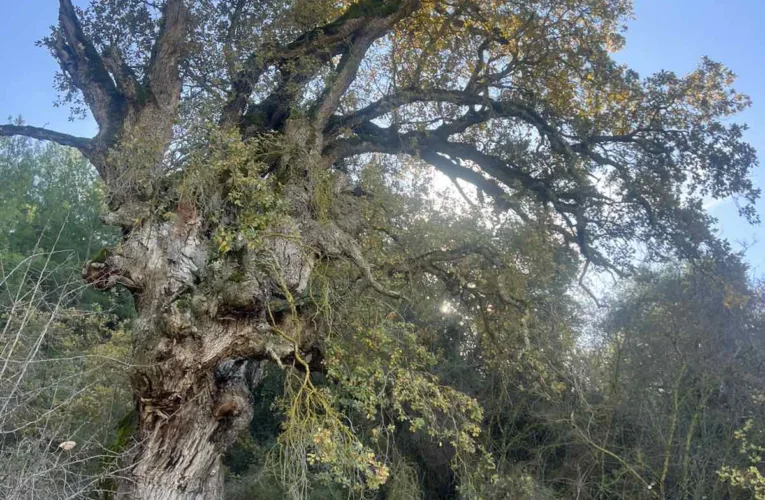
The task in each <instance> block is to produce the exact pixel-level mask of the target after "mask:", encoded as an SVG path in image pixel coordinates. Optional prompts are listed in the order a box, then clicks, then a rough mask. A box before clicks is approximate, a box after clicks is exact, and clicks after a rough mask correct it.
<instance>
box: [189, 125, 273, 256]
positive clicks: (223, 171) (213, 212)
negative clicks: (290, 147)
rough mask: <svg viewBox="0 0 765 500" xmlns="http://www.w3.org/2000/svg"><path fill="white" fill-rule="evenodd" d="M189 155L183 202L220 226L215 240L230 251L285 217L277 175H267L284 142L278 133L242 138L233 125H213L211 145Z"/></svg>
mask: <svg viewBox="0 0 765 500" xmlns="http://www.w3.org/2000/svg"><path fill="white" fill-rule="evenodd" d="M197 151H198V153H197V154H196V155H195V156H194V158H192V159H191V161H190V165H189V167H188V168H187V169H186V170H185V171H184V178H183V182H182V184H181V186H180V188H179V202H180V203H181V204H184V205H186V206H188V207H193V208H191V209H192V210H194V211H199V214H198V215H199V216H201V217H204V218H205V219H207V221H209V223H210V224H211V225H213V226H215V227H216V228H217V229H216V231H215V234H214V235H213V238H212V239H213V242H214V244H215V245H216V246H217V249H218V251H219V252H220V253H226V252H228V251H229V250H231V249H232V248H233V247H234V246H236V245H237V244H240V242H241V241H243V242H244V243H245V244H246V245H248V246H250V247H256V246H257V245H258V244H259V243H260V242H262V238H261V233H262V232H263V231H265V230H266V229H268V228H272V227H274V226H276V225H277V224H278V223H279V222H283V221H284V219H283V217H282V216H281V215H280V211H279V209H280V208H282V207H283V206H282V205H281V202H280V197H279V186H278V185H277V183H276V180H275V178H274V177H273V176H272V177H268V178H264V177H263V175H262V174H263V173H264V172H265V171H266V170H268V168H269V162H273V161H277V160H278V159H279V158H280V157H281V156H282V155H283V154H284V153H285V150H284V146H283V144H282V143H281V142H279V139H278V137H276V136H268V135H263V136H257V137H254V138H252V139H249V140H246V141H243V140H242V139H241V137H240V136H239V134H237V133H235V132H234V131H229V132H225V131H220V130H211V131H210V134H209V145H208V146H207V147H206V148H204V149H199V150H197Z"/></svg>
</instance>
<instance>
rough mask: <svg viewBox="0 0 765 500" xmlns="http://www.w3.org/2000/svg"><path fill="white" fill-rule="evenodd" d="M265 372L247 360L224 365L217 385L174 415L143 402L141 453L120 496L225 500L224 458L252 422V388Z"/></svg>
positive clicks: (210, 384) (211, 384) (212, 382)
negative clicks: (231, 444) (222, 464)
mask: <svg viewBox="0 0 765 500" xmlns="http://www.w3.org/2000/svg"><path fill="white" fill-rule="evenodd" d="M261 373H262V370H259V369H258V367H253V366H252V365H251V364H249V363H247V362H245V361H242V360H237V361H227V362H224V363H222V364H221V366H220V367H219V368H218V369H217V370H216V374H215V377H214V378H213V380H208V381H207V382H208V383H207V384H206V386H203V387H199V388H197V390H198V392H197V393H195V394H193V395H190V397H189V399H188V400H187V401H185V402H184V403H182V404H181V406H180V407H178V408H177V409H175V411H174V412H173V413H171V414H169V415H168V414H166V413H165V411H164V410H163V409H161V408H157V407H155V406H153V404H152V402H147V401H143V400H141V401H140V404H139V408H140V420H141V425H140V427H141V438H142V441H141V442H140V448H139V450H140V451H139V452H138V453H137V455H136V457H135V459H134V465H133V468H132V469H131V470H130V472H129V475H128V477H127V478H126V480H125V481H123V482H122V484H121V487H120V490H119V492H118V495H117V497H118V498H124V499H147V500H149V499H151V500H160V499H161V500H171V499H179V500H180V499H184V500H187V499H198V500H202V499H205V500H206V499H215V498H222V496H223V476H222V468H221V463H220V462H221V460H220V457H221V454H222V453H223V452H224V451H225V449H226V447H227V446H228V445H229V444H230V443H231V441H232V440H233V439H234V438H235V437H236V434H237V433H238V432H241V431H242V430H244V429H245V428H246V427H247V424H248V423H249V421H250V418H251V417H252V409H251V408H252V401H251V398H250V396H249V395H250V388H251V386H252V385H253V384H256V383H258V381H259V379H260V377H261ZM168 378H169V377H168Z"/></svg>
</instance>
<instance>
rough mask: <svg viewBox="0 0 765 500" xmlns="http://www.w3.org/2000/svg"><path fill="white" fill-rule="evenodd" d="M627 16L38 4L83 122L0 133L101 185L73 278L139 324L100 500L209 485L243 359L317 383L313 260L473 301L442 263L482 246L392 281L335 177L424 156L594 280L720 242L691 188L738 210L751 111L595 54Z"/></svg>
mask: <svg viewBox="0 0 765 500" xmlns="http://www.w3.org/2000/svg"><path fill="white" fill-rule="evenodd" d="M630 9H631V6H630V2H629V1H628V0H513V1H509V0H454V1H451V0H361V1H360V2H357V3H348V2H345V1H326V0H317V1H315V2H305V1H303V0H293V1H287V2H269V1H256V0H164V1H161V0H159V1H155V2H149V1H145V0H99V1H94V2H93V3H92V5H91V6H90V7H88V8H87V9H85V10H79V9H77V8H76V7H75V6H73V4H72V2H71V0H60V7H59V22H58V25H57V26H55V27H54V28H53V29H52V32H51V34H50V35H49V36H48V37H46V38H45V39H44V40H43V41H42V44H43V45H45V46H46V47H48V48H49V49H50V51H51V53H52V54H53V56H54V57H55V58H56V60H57V62H58V63H59V66H60V69H61V71H60V73H59V74H58V76H57V79H56V82H57V85H58V87H59V89H60V90H61V92H62V94H61V95H62V100H63V101H64V102H67V103H69V104H71V106H72V109H73V112H75V113H77V114H82V113H88V112H89V113H90V114H91V115H92V116H93V118H94V119H95V121H96V123H97V124H98V128H99V132H98V134H97V135H96V136H95V137H92V138H83V137H74V136H71V135H67V134H65V133H61V132H55V131H51V130H48V129H44V128H37V127H32V126H25V125H18V124H15V125H2V126H0V135H6V136H9V135H24V136H28V137H33V138H37V139H43V140H49V141H54V142H57V143H60V144H63V145H67V146H71V147H73V148H76V149H78V150H79V151H81V152H82V154H83V155H84V156H85V157H87V158H88V159H89V160H90V162H91V163H92V164H93V165H94V166H95V168H96V170H97V171H98V173H99V174H100V177H101V179H102V180H103V182H104V184H105V186H106V187H107V189H108V192H109V207H108V213H106V214H105V215H104V219H105V220H106V221H107V222H108V223H110V224H114V225H117V226H119V227H121V228H122V235H123V237H122V241H121V243H120V244H119V245H117V246H116V247H114V248H110V249H104V250H103V251H101V252H100V253H99V254H98V255H97V256H95V257H93V258H92V259H91V260H89V261H88V262H87V263H86V264H85V266H84V268H83V276H84V278H85V279H86V280H87V281H88V282H89V283H91V284H92V285H93V286H95V287H97V288H100V289H108V288H111V287H114V286H115V285H121V286H124V287H126V288H127V289H128V290H130V291H131V292H132V294H133V296H134V298H135V306H136V311H137V315H138V319H137V320H136V322H135V326H134V330H133V345H134V369H133V373H132V385H133V391H134V394H135V399H136V405H137V411H138V422H139V424H138V437H137V443H138V445H137V451H136V452H135V453H134V456H133V457H132V460H133V465H132V467H131V468H130V469H129V470H128V472H127V477H125V479H124V481H123V482H122V484H121V486H120V489H119V495H121V496H122V497H124V498H146V499H148V498H152V499H153V498H162V499H175V498H177V499H181V498H183V499H191V498H197V499H202V498H205V499H207V498H219V497H220V496H221V494H222V474H221V465H220V457H221V455H222V453H223V452H224V451H225V450H226V449H227V447H228V446H229V445H230V444H231V442H232V441H233V439H234V438H235V437H236V435H237V433H238V432H239V431H241V430H242V429H244V428H245V427H246V426H247V424H248V423H249V420H250V418H251V415H252V409H251V408H252V405H251V397H252V396H251V388H252V386H253V384H257V383H258V381H259V380H260V379H261V378H262V376H263V364H264V363H270V362H273V363H276V364H278V365H279V366H282V365H293V366H295V367H296V370H298V371H299V372H302V373H305V374H306V378H305V381H306V382H305V384H306V385H307V384H310V382H309V378H308V373H309V372H310V371H312V370H326V369H327V363H322V362H321V360H322V358H323V357H325V356H326V355H327V353H326V352H322V346H323V345H324V344H323V342H322V341H323V339H324V336H326V333H327V331H326V328H324V327H323V326H322V323H321V322H319V321H317V320H316V319H315V318H316V316H317V307H316V304H315V301H311V300H308V299H306V297H307V296H309V295H312V293H309V292H311V290H312V282H313V280H314V277H315V274H316V270H317V269H318V268H320V267H322V266H325V265H326V263H328V262H329V263H331V262H341V261H342V262H346V261H347V262H350V263H352V264H353V269H354V270H355V273H356V275H357V278H358V281H359V282H360V283H363V286H366V287H367V289H369V290H372V291H373V292H374V293H376V294H378V295H379V296H380V297H381V298H385V300H387V301H390V302H391V303H395V302H396V301H406V300H407V299H406V298H405V294H402V292H401V290H400V288H401V287H402V286H403V285H402V284H401V283H402V281H405V280H406V276H408V274H407V273H412V272H415V271H416V272H419V273H424V274H428V275H430V276H432V277H433V278H434V279H438V280H442V281H444V282H445V283H446V284H447V288H449V289H450V290H452V289H453V291H454V293H455V295H456V296H459V297H463V296H465V294H470V293H473V294H475V293H477V292H475V290H473V291H471V290H470V289H468V288H470V287H467V288H466V287H465V286H464V283H463V284H460V283H458V282H455V280H454V276H453V275H451V274H450V273H449V272H448V271H445V270H444V267H443V266H442V265H440V264H442V263H444V262H454V261H457V260H459V259H462V258H465V257H466V256H468V255H478V256H480V257H482V258H484V259H485V260H486V261H488V262H490V263H492V265H499V264H497V262H499V260H500V259H499V258H498V257H497V256H496V254H495V252H494V251H493V250H492V249H489V248H486V247H485V246H481V245H459V244H457V243H455V244H454V245H452V246H451V247H449V246H448V245H442V246H441V247H440V248H436V249H433V250H431V251H428V252H424V253H422V254H419V255H417V254H414V255H411V256H410V258H409V260H407V261H406V264H407V268H406V269H396V268H395V266H393V268H392V267H391V266H387V267H386V266H382V265H376V264H375V261H374V260H373V259H372V258H370V256H368V255H365V252H364V251H363V246H362V244H361V241H362V239H363V238H365V237H368V235H369V234H371V233H375V232H381V231H382V232H384V233H385V236H384V238H381V241H382V242H383V245H385V246H388V247H390V248H394V247H396V246H397V245H401V244H402V240H401V238H399V237H398V236H397V234H396V224H395V222H396V221H395V220H393V219H392V220H389V221H387V222H389V224H387V225H385V226H381V225H379V224H376V223H373V221H371V220H370V218H369V217H367V216H366V215H365V214H366V212H365V211H364V210H362V209H363V207H364V206H365V204H366V203H368V201H369V199H370V198H373V197H374V196H375V193H370V192H368V191H366V190H365V189H362V188H360V187H359V186H358V185H355V183H356V182H357V180H358V177H357V176H356V173H357V172H358V170H357V168H358V167H359V165H363V164H365V163H368V162H370V161H375V162H379V163H380V164H382V165H384V166H385V168H386V171H388V172H395V171H396V169H397V168H398V167H399V166H400V165H402V164H403V163H413V164H417V165H422V166H425V165H429V166H431V167H433V168H435V169H436V170H438V171H440V172H441V173H442V174H444V175H445V176H447V177H449V178H451V179H452V180H454V181H455V182H463V183H468V184H472V185H473V186H474V187H475V190H476V196H475V197H474V200H475V201H477V202H480V203H484V204H486V205H488V206H490V207H492V209H493V210H494V211H495V212H499V213H502V214H505V215H504V216H505V217H506V218H507V219H508V220H515V221H518V224H534V225H538V226H539V227H543V228H545V230H546V231H549V234H550V238H551V239H552V241H556V242H558V243H560V244H562V245H568V246H570V247H572V248H575V249H578V251H579V252H580V254H581V256H582V257H583V259H584V261H585V262H586V263H587V264H592V265H593V266H598V267H600V268H608V269H611V270H615V271H617V272H626V271H629V269H630V264H631V263H632V262H633V261H634V259H635V258H636V257H638V256H639V257H647V258H653V259H659V258H665V257H669V256H673V255H675V256H681V257H690V258H694V257H697V256H699V255H701V254H705V253H715V252H718V251H723V250H724V245H721V244H720V242H718V241H717V240H716V238H715V236H714V234H713V233H712V232H711V230H710V229H709V224H710V220H709V217H708V216H707V215H706V214H705V212H704V211H703V209H702V204H701V198H702V197H703V196H711V197H716V198H722V197H727V196H741V197H743V198H744V199H745V200H747V202H749V203H750V204H749V205H744V206H743V208H742V212H743V213H744V215H746V216H747V217H749V218H750V219H754V218H756V215H755V214H754V212H753V211H752V209H751V202H753V201H754V200H755V199H756V197H757V194H758V193H757V191H756V189H755V188H754V187H753V186H752V184H751V181H750V180H749V177H748V176H749V172H750V170H751V168H752V167H753V166H754V165H755V164H756V156H755V153H754V151H753V149H752V148H751V147H750V146H749V145H747V144H746V143H745V142H744V141H743V138H742V134H743V131H744V127H742V126H740V125H736V124H731V123H729V122H728V121H727V120H726V118H728V117H729V116H731V115H733V114H735V113H736V112H738V111H740V110H741V109H743V108H744V107H745V106H747V105H748V100H747V98H746V97H745V96H743V95H741V94H738V93H736V92H735V91H734V90H732V88H731V84H732V82H733V75H732V73H730V72H729V71H728V70H727V69H726V68H725V67H723V66H722V65H720V64H718V63H716V62H713V61H710V60H706V59H705V60H703V61H702V62H701V64H700V66H699V67H698V69H697V70H695V71H693V72H692V73H690V74H688V75H686V76H683V77H679V76H677V75H675V74H674V73H671V72H661V73H658V74H656V75H653V76H651V77H648V78H640V77H639V76H638V75H637V74H636V73H635V72H633V71H631V70H630V69H628V68H626V67H624V66H621V65H618V64H617V63H615V62H614V61H613V59H612V58H611V56H610V53H611V52H612V51H614V50H616V49H618V48H619V47H620V45H621V44H622V42H623V40H622V36H621V30H622V23H623V22H624V20H625V19H626V17H627V16H629V15H630ZM478 213H480V211H476V214H478ZM400 276H404V278H401V279H399V280H398V281H397V277H400ZM494 288H495V291H496V294H495V295H494V296H493V298H492V299H491V300H493V301H495V302H494V305H493V307H494V308H496V307H498V306H497V305H496V304H499V303H506V304H510V303H514V302H519V303H518V304H515V306H517V307H523V304H522V301H517V300H515V299H514V298H513V297H509V296H507V294H505V293H503V285H502V283H501V281H499V280H497V282H496V283H494ZM484 306H485V307H487V308H488V309H492V305H491V304H490V305H488V306H487V305H486V304H483V303H482V304H481V307H484ZM309 314H310V318H309V317H308V316H309ZM402 383H403V382H402ZM305 389H306V387H305V385H304V386H303V387H300V388H299V389H298V391H297V395H296V398H299V397H305V394H306V393H305V392H301V391H303V390H305ZM394 393H395V391H394ZM301 395H302V396H301ZM403 406H407V405H403ZM412 407H414V408H415V409H416V405H414V404H412V403H411V402H409V404H408V408H409V410H411V409H412ZM409 410H407V411H409ZM402 411H404V410H402ZM325 413H329V410H326V412H325ZM371 470H378V472H379V470H381V469H380V468H379V467H377V466H376V465H374V464H373V466H372V467H371ZM384 479H385V478H384V477H381V478H379V480H380V481H384Z"/></svg>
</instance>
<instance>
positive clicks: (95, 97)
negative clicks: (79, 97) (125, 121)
mask: <svg viewBox="0 0 765 500" xmlns="http://www.w3.org/2000/svg"><path fill="white" fill-rule="evenodd" d="M50 45H51V48H52V50H53V52H54V54H55V55H56V58H57V59H58V62H59V65H60V66H61V69H62V70H63V71H64V72H65V73H66V74H68V75H69V77H70V78H71V79H72V82H73V83H74V85H75V86H76V87H77V88H78V89H79V90H80V91H81V92H82V94H83V97H84V98H85V102H86V103H87V104H88V106H89V107H90V110H91V111H92V112H93V117H94V118H95V119H96V122H97V123H98V125H99V126H100V128H101V133H102V134H108V133H109V132H110V131H111V126H112V123H113V120H114V118H115V116H120V115H121V114H122V109H123V104H124V100H123V98H122V95H121V94H120V92H119V91H118V90H117V88H116V86H115V84H114V81H113V80H112V78H111V76H110V75H109V72H108V71H107V68H106V65H105V64H104V61H103V59H102V58H101V56H100V55H99V54H98V51H97V50H96V48H95V46H94V45H93V44H92V43H91V41H90V40H89V39H88V38H87V37H86V36H85V33H84V32H83V30H82V26H81V25H80V21H79V19H78V18H77V14H76V12H75V10H74V6H73V5H72V2H71V0H60V8H59V29H58V31H57V32H56V33H55V35H54V38H53V40H51V43H50Z"/></svg>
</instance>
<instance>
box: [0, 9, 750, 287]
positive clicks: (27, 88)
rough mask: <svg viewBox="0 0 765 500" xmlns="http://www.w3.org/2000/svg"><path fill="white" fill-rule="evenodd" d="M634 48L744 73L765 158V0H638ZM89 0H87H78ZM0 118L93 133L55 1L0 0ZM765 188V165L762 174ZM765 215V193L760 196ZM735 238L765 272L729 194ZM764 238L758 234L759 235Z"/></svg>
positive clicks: (651, 66) (648, 68)
mask: <svg viewBox="0 0 765 500" xmlns="http://www.w3.org/2000/svg"><path fill="white" fill-rule="evenodd" d="M634 2H635V13H636V19H635V20H634V21H632V22H630V23H629V30H628V32H627V47H626V49H625V50H624V51H622V52H621V53H619V54H618V55H617V58H618V59H619V60H620V61H622V62H625V63H627V64H629V65H630V66H632V67H633V68H634V69H635V70H637V71H638V72H639V73H640V74H642V75H648V74H650V73H653V72H655V71H658V70H661V69H668V70H672V71H675V72H677V73H686V72H688V71H691V70H692V69H693V68H694V67H695V65H696V63H697V62H698V61H699V60H700V59H701V57H702V56H704V55H707V56H709V57H711V58H712V59H715V60H718V61H721V62H723V63H725V64H726V65H727V66H728V67H730V68H731V69H732V70H733V71H734V72H735V73H736V74H737V75H738V76H739V79H738V82H737V84H736V88H737V89H738V90H739V91H741V92H744V93H746V94H749V95H750V96H751V98H752V100H753V102H754V105H753V106H752V108H750V109H749V110H747V111H746V112H745V113H743V114H742V115H741V116H740V118H739V119H738V120H739V121H742V122H745V123H748V124H749V126H750V128H751V129H750V130H749V132H748V134H747V138H748V140H749V142H751V143H752V144H753V145H754V146H755V148H757V150H758V151H759V152H760V158H761V161H762V162H763V163H765V85H764V84H763V82H765V29H763V24H762V23H763V20H765V0H634ZM75 3H76V4H79V5H83V4H85V0H75ZM0 4H2V8H1V9H0V14H2V15H1V16H0V47H2V50H0V68H2V69H3V72H2V75H3V76H2V77H1V78H0V119H4V118H6V117H9V116H17V115H22V116H23V117H24V119H25V120H26V121H27V122H28V123H29V124H30V125H37V126H46V127H48V128H51V129H55V130H59V131H62V132H68V133H71V134H75V135H85V136H87V135H92V134H94V133H95V125H94V124H93V122H92V121H89V120H86V121H76V122H69V121H68V116H69V113H68V111H67V110H66V109H62V108H54V107H53V102H54V100H55V92H54V90H53V87H52V81H53V80H52V78H53V73H54V72H55V70H56V65H55V62H54V61H53V59H52V58H51V56H50V55H49V54H48V53H47V51H46V50H45V49H42V48H38V47H35V45H34V42H35V40H38V39H39V38H40V37H42V36H44V35H45V34H46V33H47V32H48V27H49V26H50V25H52V24H54V23H55V22H56V10H57V4H58V2H57V1H56V0H0ZM754 176H755V181H756V183H757V184H758V185H759V186H760V187H761V188H763V190H764V191H765V166H763V167H761V168H759V169H758V170H757V171H756V172H755V174H754ZM758 208H759V212H760V214H761V215H762V217H763V220H765V200H761V201H760V202H759V203H758ZM709 210H710V212H711V213H712V215H714V216H715V217H717V218H718V219H719V226H720V229H721V231H722V233H723V235H725V236H726V237H727V238H728V239H729V240H730V241H731V242H732V243H733V244H734V247H735V248H740V245H739V242H745V243H746V244H748V245H750V246H749V249H748V251H747V259H748V261H749V262H750V263H751V265H752V267H753V271H754V272H755V274H757V275H765V227H764V226H762V225H761V226H750V225H749V224H747V223H746V222H745V221H743V220H742V219H740V218H739V217H738V215H737V210H736V204H735V202H734V201H733V200H726V201H723V202H719V203H716V204H714V205H712V206H710V207H709ZM757 240H759V241H757Z"/></svg>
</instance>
